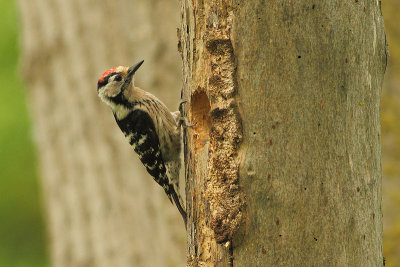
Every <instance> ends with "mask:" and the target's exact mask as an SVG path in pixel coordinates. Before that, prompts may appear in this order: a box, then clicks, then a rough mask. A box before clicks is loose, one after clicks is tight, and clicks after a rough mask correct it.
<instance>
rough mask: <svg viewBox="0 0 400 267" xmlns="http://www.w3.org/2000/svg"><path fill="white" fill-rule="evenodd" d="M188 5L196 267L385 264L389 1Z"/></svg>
mask: <svg viewBox="0 0 400 267" xmlns="http://www.w3.org/2000/svg"><path fill="white" fill-rule="evenodd" d="M181 3H182V9H181V16H182V23H181V28H180V30H179V36H180V44H179V46H180V49H181V54H182V58H183V65H184V87H183V98H184V100H188V101H189V102H190V105H188V108H187V114H188V116H189V117H190V119H191V120H192V121H195V122H197V125H196V126H195V127H193V128H189V129H187V130H186V134H185V144H186V147H185V159H186V166H187V172H186V179H187V206H188V214H189V220H188V221H189V227H188V230H189V234H188V237H189V241H188V247H189V265H194V266H196V265H199V266H201V265H203V264H204V265H208V264H214V265H216V266H231V265H234V266H381V265H382V264H383V257H382V211H381V147H380V114H379V111H380V96H381V86H382V80H383V75H384V72H385V67H386V61H387V53H386V41H385V40H386V39H385V33H384V26H383V20H382V14H381V10H380V3H379V1H352V2H351V1H348V2H343V1H310V0H302V1H294V2H293V1H292V2H290V1H280V2H279V1H278V2H277V1H262V0H250V1H206V0H204V1H189V0H182V1H181Z"/></svg>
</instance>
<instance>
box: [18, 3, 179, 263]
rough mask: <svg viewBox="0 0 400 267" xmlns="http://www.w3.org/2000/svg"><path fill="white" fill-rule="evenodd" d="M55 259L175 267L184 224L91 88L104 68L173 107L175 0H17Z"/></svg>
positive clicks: (176, 78)
mask: <svg viewBox="0 0 400 267" xmlns="http://www.w3.org/2000/svg"><path fill="white" fill-rule="evenodd" d="M19 4H20V5H19V6H20V11H21V16H20V17H21V20H22V50H23V60H22V62H23V64H22V65H23V72H24V75H25V78H26V81H27V84H28V89H29V96H30V98H29V99H30V106H31V110H32V117H33V120H34V130H35V132H34V134H35V140H36V142H37V148H38V152H39V158H40V165H41V177H42V186H43V192H44V200H45V207H46V210H47V222H48V232H49V239H50V246H49V247H50V251H51V263H52V266H181V265H183V262H184V260H185V255H184V242H185V241H184V228H183V227H182V222H181V218H180V216H179V213H178V212H177V210H176V209H175V208H174V207H173V206H172V205H171V204H170V203H169V201H168V199H167V197H166V196H165V194H164V193H163V190H162V188H161V187H159V186H158V185H157V184H156V183H154V181H153V179H152V178H150V177H149V175H148V174H147V173H146V171H145V169H144V167H143V166H142V164H141V163H140V162H139V160H138V159H137V156H136V155H135V153H134V151H133V149H131V148H130V146H129V145H128V143H127V142H126V140H125V139H124V137H123V134H122V133H121V132H120V130H119V129H118V127H117V125H116V123H115V121H114V118H113V116H112V113H111V111H110V110H109V109H108V108H107V107H106V106H105V105H104V104H102V103H101V101H100V100H99V99H98V97H97V93H96V86H97V79H98V78H99V77H100V75H101V74H102V73H103V72H104V71H105V70H107V69H108V68H110V67H114V66H117V65H132V64H135V63H137V62H138V61H139V60H141V59H144V60H145V64H144V65H143V67H142V68H141V69H140V71H139V72H138V73H137V76H136V84H137V85H138V86H140V87H142V88H143V89H145V90H148V91H150V92H152V93H154V94H156V95H157V96H158V97H159V98H160V99H162V100H163V101H165V102H166V104H167V105H168V106H169V107H170V108H171V109H176V108H177V105H178V101H179V97H180V95H179V93H180V89H181V87H180V85H181V79H180V63H179V54H178V52H177V49H176V34H175V33H176V26H177V20H178V5H177V3H175V1H172V0H171V1H140V0H136V1H127V0H117V1H106V0H101V1H89V0H83V1H82V0H70V1H63V0H54V1H49V0H32V1H31V0H20V1H19Z"/></svg>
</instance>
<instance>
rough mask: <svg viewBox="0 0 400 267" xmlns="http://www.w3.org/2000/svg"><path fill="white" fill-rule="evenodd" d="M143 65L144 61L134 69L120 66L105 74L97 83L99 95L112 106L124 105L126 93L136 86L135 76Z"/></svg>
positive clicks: (133, 67)
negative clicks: (128, 89)
mask: <svg viewBox="0 0 400 267" xmlns="http://www.w3.org/2000/svg"><path fill="white" fill-rule="evenodd" d="M142 64H143V60H142V61H140V62H139V63H137V64H136V65H134V66H132V67H124V66H118V67H115V68H112V69H109V70H107V71H106V72H104V73H103V75H102V76H101V77H100V79H99V80H98V82H97V94H98V95H99V97H100V98H101V100H103V101H104V102H105V103H107V104H108V105H110V106H114V105H118V104H122V103H119V102H121V101H124V91H125V90H126V89H127V88H129V87H130V86H134V82H133V75H134V74H135V72H136V71H137V70H138V69H139V68H140V66H141V65H142Z"/></svg>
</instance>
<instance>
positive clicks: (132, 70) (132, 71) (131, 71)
mask: <svg viewBox="0 0 400 267" xmlns="http://www.w3.org/2000/svg"><path fill="white" fill-rule="evenodd" d="M143 62H144V60H142V61H140V62H139V63H138V64H136V65H135V66H132V67H130V68H129V69H128V74H127V75H126V78H125V82H124V84H123V85H122V88H121V91H122V92H123V91H125V89H126V88H128V87H129V85H130V84H131V82H132V78H133V74H135V72H136V71H137V70H138V69H139V68H140V66H142V64H143Z"/></svg>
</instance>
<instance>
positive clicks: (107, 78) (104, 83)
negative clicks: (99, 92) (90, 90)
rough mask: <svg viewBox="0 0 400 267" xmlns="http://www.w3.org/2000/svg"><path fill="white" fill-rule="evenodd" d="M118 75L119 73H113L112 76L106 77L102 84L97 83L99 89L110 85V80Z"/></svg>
mask: <svg viewBox="0 0 400 267" xmlns="http://www.w3.org/2000/svg"><path fill="white" fill-rule="evenodd" d="M117 74H119V73H116V72H114V73H111V74H110V75H108V76H106V77H104V79H103V81H102V82H97V89H99V88H101V87H103V86H104V85H106V84H107V83H108V80H109V79H110V78H111V77H113V76H115V75H117Z"/></svg>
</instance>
